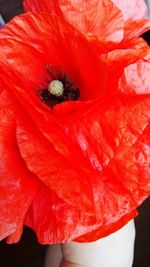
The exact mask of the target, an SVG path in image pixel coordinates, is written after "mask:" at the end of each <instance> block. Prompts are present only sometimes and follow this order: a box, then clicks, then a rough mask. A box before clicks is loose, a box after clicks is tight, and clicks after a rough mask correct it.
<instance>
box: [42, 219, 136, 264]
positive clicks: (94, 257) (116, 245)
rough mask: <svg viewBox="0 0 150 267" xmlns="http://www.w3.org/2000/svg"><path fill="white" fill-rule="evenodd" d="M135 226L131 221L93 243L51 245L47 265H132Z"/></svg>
mask: <svg viewBox="0 0 150 267" xmlns="http://www.w3.org/2000/svg"><path fill="white" fill-rule="evenodd" d="M134 240H135V227H134V221H133V220H132V221H130V222H129V223H128V224H127V225H125V226H124V227H122V228H121V229H120V230H118V231H117V232H115V233H113V234H111V235H109V236H108V237H105V238H101V239H100V240H97V241H96V242H92V243H77V242H69V243H65V244H63V245H62V250H61V246H60V245H54V246H49V249H48V252H47V258H46V265H45V267H50V266H52V267H59V264H60V262H61V260H62V254H63V257H64V261H63V262H62V264H61V267H131V266H132V263H133V255H134Z"/></svg>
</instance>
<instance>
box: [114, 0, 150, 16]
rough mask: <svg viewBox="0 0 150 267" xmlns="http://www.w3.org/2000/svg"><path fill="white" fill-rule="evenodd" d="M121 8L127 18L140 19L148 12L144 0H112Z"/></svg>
mask: <svg viewBox="0 0 150 267" xmlns="http://www.w3.org/2000/svg"><path fill="white" fill-rule="evenodd" d="M112 1H113V3H114V4H115V5H117V6H118V7H119V9H120V10H121V12H122V14H123V17H124V19H125V20H128V19H132V20H138V19H141V18H144V17H145V16H146V14H147V6H146V4H145V2H144V1H143V0H132V1H130V0H121V1H120V0H112Z"/></svg>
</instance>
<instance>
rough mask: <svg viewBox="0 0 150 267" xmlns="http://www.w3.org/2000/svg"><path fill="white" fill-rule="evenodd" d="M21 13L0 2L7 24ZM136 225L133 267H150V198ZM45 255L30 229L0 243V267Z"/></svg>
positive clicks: (25, 265) (14, 1) (27, 263)
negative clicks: (13, 240) (12, 241)
mask: <svg viewBox="0 0 150 267" xmlns="http://www.w3.org/2000/svg"><path fill="white" fill-rule="evenodd" d="M41 1H42V0H41ZM22 12H23V7H22V0H0V14H1V15H2V16H3V18H4V19H5V21H6V22H8V21H9V20H10V19H12V18H13V17H14V16H15V15H18V14H20V13H22ZM148 38H149V34H148ZM135 223H136V242H135V257H134V264H133V267H150V199H149V200H147V201H145V203H144V204H143V205H142V206H141V207H140V208H139V216H138V217H137V218H136V220H135ZM45 252H46V246H42V245H40V244H38V242H37V239H36V236H35V234H34V233H33V232H32V230H30V229H28V228H26V227H25V228H24V234H23V236H22V239H21V241H20V242H19V243H18V244H15V245H6V244H5V240H4V241H1V242H0V267H44V257H45ZM118 253H119V251H118ZM108 256H109V255H108ZM50 267H54V266H50ZM101 267H102V266H101ZM108 267H109V266H108Z"/></svg>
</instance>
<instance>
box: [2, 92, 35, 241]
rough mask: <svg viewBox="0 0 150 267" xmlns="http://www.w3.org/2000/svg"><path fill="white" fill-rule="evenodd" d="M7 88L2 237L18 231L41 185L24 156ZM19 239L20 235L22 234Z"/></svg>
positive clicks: (3, 137) (3, 125) (3, 95)
mask: <svg viewBox="0 0 150 267" xmlns="http://www.w3.org/2000/svg"><path fill="white" fill-rule="evenodd" d="M8 99H9V96H8V95H7V93H6V92H5V91H2V92H1V94H0V116H1V124H0V146H1V149H0V159H1V160H0V162H1V168H0V177H1V179H0V238H1V239H3V238H5V237H6V236H8V235H10V234H12V233H14V232H15V231H16V229H17V227H18V225H19V224H20V221H22V220H23V218H24V216H25V214H26V212H27V210H28V208H29V206H30V205H31V202H32V199H33V197H34V194H35V192H36V191H37V188H38V186H39V181H38V180H37V179H36V178H35V176H34V175H33V174H32V173H30V172H29V170H28V169H27V168H26V165H25V163H24V161H23V159H22V158H21V156H20V153H19V150H18V146H17V142H16V122H15V115H14V113H13V110H11V105H10V103H9V100H8ZM18 235H19V236H18V238H19V237H20V234H19V233H18Z"/></svg>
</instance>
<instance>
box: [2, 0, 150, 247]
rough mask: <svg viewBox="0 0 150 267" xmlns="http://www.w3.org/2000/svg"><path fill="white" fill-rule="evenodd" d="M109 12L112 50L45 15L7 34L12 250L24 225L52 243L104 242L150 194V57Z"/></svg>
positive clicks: (5, 115) (5, 173)
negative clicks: (149, 85) (99, 240)
mask: <svg viewBox="0 0 150 267" xmlns="http://www.w3.org/2000/svg"><path fill="white" fill-rule="evenodd" d="M109 7H111V8H112V4H111V6H108V5H106V6H103V8H104V10H103V11H107V12H104V14H105V15H104V16H103V18H107V22H108V25H113V26H112V28H110V29H108V30H109V31H107V29H106V28H105V29H106V36H107V37H108V36H109V37H110V36H112V39H113V42H110V41H111V38H108V39H107V38H104V35H103V36H102V38H99V35H98V32H97V36H96V35H95V36H96V37H95V36H94V35H93V36H92V37H91V38H90V37H89V36H87V35H86V34H84V35H83V34H82V33H80V32H79V29H78V30H77V29H75V27H73V26H71V25H70V24H69V23H68V22H66V20H64V18H63V17H62V16H56V15H50V14H44V13H41V14H32V13H27V14H25V15H21V16H19V17H16V18H15V19H14V20H13V21H11V22H10V23H9V24H8V25H6V27H5V28H4V29H2V30H1V34H0V47H1V49H0V67H1V72H0V81H1V89H0V90H1V91H0V112H1V125H0V146H1V150H0V153H1V169H0V177H1V181H0V188H1V189H0V203H2V207H1V209H0V218H1V220H0V229H1V231H0V237H1V238H4V237H7V236H9V238H8V242H9V243H11V242H16V241H17V240H18V239H19V238H20V235H21V232H22V226H23V225H24V224H25V225H28V226H30V227H31V228H33V229H34V230H35V232H36V233H37V236H38V240H39V242H40V243H43V244H45V243H60V242H65V241H69V240H74V239H76V240H78V241H82V242H85V241H92V240H95V239H98V238H100V237H102V236H106V235H108V234H110V233H111V232H113V231H115V230H117V229H119V228H120V227H121V226H123V225H124V224H125V223H127V222H128V221H129V220H130V219H131V218H133V217H134V216H135V215H136V213H137V212H136V207H137V206H138V205H139V204H140V203H141V202H142V201H143V200H144V199H145V198H146V197H147V196H148V195H149V193H150V183H149V176H150V168H149V166H150V143H149V140H150V139H149V137H150V123H149V121H150V91H149V88H148V83H149V75H148V69H149V55H150V49H149V47H148V45H147V44H146V43H145V41H144V40H142V39H141V38H139V39H138V38H130V37H131V35H134V33H135V35H136V33H137V31H136V28H135V27H136V25H137V24H135V23H134V24H132V26H133V28H130V29H127V28H126V27H127V26H126V25H125V24H124V23H122V24H121V25H120V26H119V27H118V24H117V23H118V19H121V21H123V18H122V15H121V13H120V12H119V10H118V8H116V7H115V6H114V5H113V7H114V9H115V10H116V11H117V14H118V15H116V16H114V17H111V16H112V13H111V12H110V10H108V8H109ZM56 8H57V6H56ZM105 8H106V10H105ZM95 12H96V9H95ZM109 16H110V20H111V23H110V20H109ZM140 23H143V24H142V25H143V28H144V27H145V25H146V27H147V25H148V20H146V21H145V20H143V21H142V20H140ZM101 25H102V23H101V24H100V25H99V27H102V26H101ZM106 25H107V24H106ZM116 25H117V28H116ZM87 26H88V27H89V24H88V25H87ZM101 29H102V28H101ZM99 31H101V30H100V29H99ZM125 32H127V33H126V36H128V38H126V36H125V34H124V33H125ZM118 33H119V34H118ZM120 33H121V35H120ZM122 33H123V34H122ZM128 33H129V34H128ZM106 36H105V37H106ZM118 36H121V39H120V37H119V39H118ZM123 36H125V37H124V38H123ZM105 45H106V46H105ZM145 69H146V70H147V71H146V72H143V70H145ZM133 71H134V73H135V76H133ZM134 77H136V79H134ZM132 78H133V79H132Z"/></svg>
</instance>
